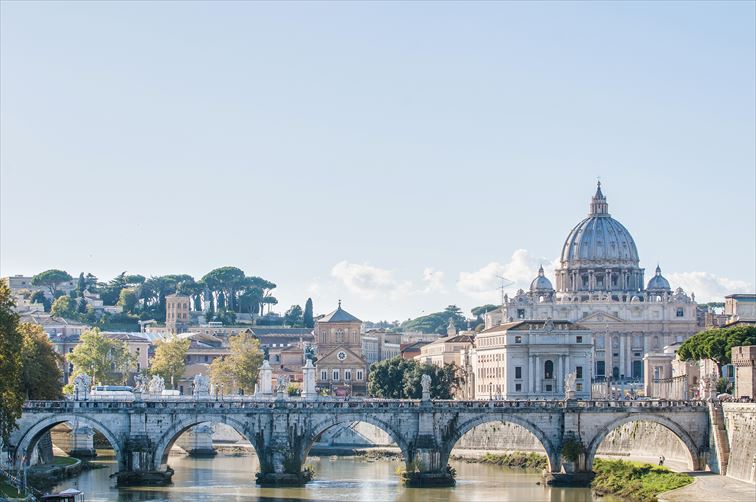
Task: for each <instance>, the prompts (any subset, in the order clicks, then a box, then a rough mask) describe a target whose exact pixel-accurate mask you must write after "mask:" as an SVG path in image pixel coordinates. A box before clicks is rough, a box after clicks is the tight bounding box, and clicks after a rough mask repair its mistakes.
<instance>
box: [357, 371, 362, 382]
mask: <svg viewBox="0 0 756 502" xmlns="http://www.w3.org/2000/svg"><path fill="white" fill-rule="evenodd" d="M357 381H362V370H357Z"/></svg>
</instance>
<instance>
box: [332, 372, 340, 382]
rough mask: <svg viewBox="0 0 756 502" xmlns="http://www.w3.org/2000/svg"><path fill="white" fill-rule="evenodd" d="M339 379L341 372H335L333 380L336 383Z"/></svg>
mask: <svg viewBox="0 0 756 502" xmlns="http://www.w3.org/2000/svg"><path fill="white" fill-rule="evenodd" d="M338 379H339V370H333V380H334V381H336V380H338Z"/></svg>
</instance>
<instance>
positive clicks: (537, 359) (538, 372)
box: [534, 356, 542, 394]
mask: <svg viewBox="0 0 756 502" xmlns="http://www.w3.org/2000/svg"><path fill="white" fill-rule="evenodd" d="M540 359H541V358H540V357H538V356H535V373H534V374H535V380H536V388H535V391H536V393H538V394H540V393H541V382H542V380H541V375H542V372H541V371H542V370H541V361H540Z"/></svg>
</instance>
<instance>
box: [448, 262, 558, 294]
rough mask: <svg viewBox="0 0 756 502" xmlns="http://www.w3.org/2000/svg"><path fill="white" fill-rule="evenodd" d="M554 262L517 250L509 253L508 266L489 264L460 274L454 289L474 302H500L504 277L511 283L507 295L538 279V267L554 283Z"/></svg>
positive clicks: (526, 286)
mask: <svg viewBox="0 0 756 502" xmlns="http://www.w3.org/2000/svg"><path fill="white" fill-rule="evenodd" d="M556 262H557V260H549V259H547V258H535V257H533V256H531V255H530V253H529V252H528V250H526V249H518V250H516V251H515V252H514V253H512V257H511V258H510V260H509V261H508V262H507V263H499V262H495V261H494V262H491V263H489V264H488V265H485V266H484V267H482V268H480V269H478V270H476V271H474V272H460V273H459V280H458V281H457V289H458V290H459V291H461V292H462V293H464V294H466V295H469V296H472V297H473V298H476V299H477V300H481V301H490V302H498V301H500V296H499V295H500V289H499V288H500V287H501V279H500V278H499V277H506V279H507V280H508V282H512V284H510V285H509V286H507V287H506V288H505V289H506V291H509V292H510V293H511V292H513V291H516V290H517V289H520V288H522V289H527V288H529V287H530V282H531V281H532V280H533V279H534V278H535V277H536V276H537V275H538V267H539V266H541V265H543V268H544V272H545V273H546V276H547V277H549V279H550V280H551V281H552V283H553V280H554V279H553V272H552V271H553V269H554V268H555V266H556Z"/></svg>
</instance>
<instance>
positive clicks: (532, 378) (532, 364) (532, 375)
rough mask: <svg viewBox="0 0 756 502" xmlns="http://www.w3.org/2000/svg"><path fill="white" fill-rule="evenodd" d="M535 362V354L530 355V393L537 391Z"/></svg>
mask: <svg viewBox="0 0 756 502" xmlns="http://www.w3.org/2000/svg"><path fill="white" fill-rule="evenodd" d="M534 368H535V362H534V356H531V355H528V394H533V393H535V370H534Z"/></svg>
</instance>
